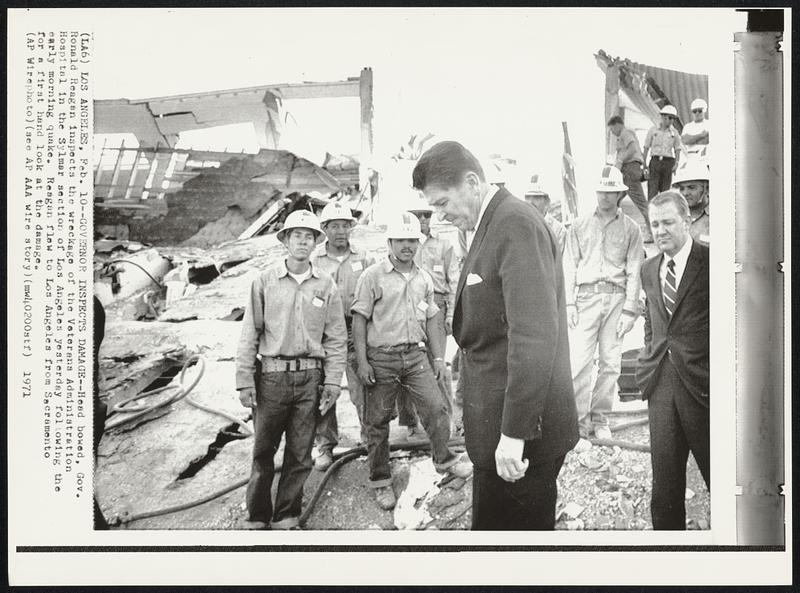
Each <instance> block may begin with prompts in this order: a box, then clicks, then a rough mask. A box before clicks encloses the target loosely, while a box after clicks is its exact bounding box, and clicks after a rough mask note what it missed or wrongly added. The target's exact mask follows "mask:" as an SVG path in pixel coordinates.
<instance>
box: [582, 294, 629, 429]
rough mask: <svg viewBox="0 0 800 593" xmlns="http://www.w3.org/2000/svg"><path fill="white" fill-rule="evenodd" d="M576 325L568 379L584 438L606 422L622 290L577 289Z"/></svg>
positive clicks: (618, 355)
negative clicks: (593, 291)
mask: <svg viewBox="0 0 800 593" xmlns="http://www.w3.org/2000/svg"><path fill="white" fill-rule="evenodd" d="M575 304H576V305H577V308H578V325H577V326H576V327H575V328H574V329H571V330H570V334H569V352H570V358H571V365H572V383H573V387H574V388H575V403H576V405H577V407H578V429H579V431H580V435H581V437H583V438H587V437H588V436H589V433H590V432H591V430H592V425H594V427H600V426H608V418H606V414H608V413H609V412H610V411H611V406H612V404H613V402H614V396H615V395H616V392H617V379H619V373H620V368H621V364H622V338H619V337H617V323H618V322H619V318H620V315H621V314H622V306H623V305H624V304H625V294H624V293H602V292H601V293H598V294H585V293H580V292H579V293H578V297H577V299H576V300H575ZM595 351H597V352H598V369H597V379H596V381H595V384H594V388H592V371H593V370H594V353H595Z"/></svg>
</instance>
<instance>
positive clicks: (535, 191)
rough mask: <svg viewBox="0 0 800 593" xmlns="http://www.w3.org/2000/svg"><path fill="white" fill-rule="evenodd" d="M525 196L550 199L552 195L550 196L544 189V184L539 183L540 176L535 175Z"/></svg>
mask: <svg viewBox="0 0 800 593" xmlns="http://www.w3.org/2000/svg"><path fill="white" fill-rule="evenodd" d="M525 195H526V196H536V195H540V196H546V197H548V198H549V197H550V194H548V193H547V192H546V191H544V190H543V189H542V184H541V183H539V176H538V175H533V176H532V177H531V183H530V185H528V187H527V189H525Z"/></svg>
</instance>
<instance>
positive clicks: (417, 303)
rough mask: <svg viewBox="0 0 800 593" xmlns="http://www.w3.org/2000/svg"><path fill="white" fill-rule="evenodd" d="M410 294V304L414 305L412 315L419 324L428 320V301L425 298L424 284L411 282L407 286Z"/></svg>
mask: <svg viewBox="0 0 800 593" xmlns="http://www.w3.org/2000/svg"><path fill="white" fill-rule="evenodd" d="M408 292H409V295H411V306H412V307H414V316H415V317H416V319H417V321H418V322H420V323H421V324H425V322H426V321H427V320H428V308H429V306H430V305H428V301H427V300H426V298H425V294H426V290H425V286H424V284H420V283H416V282H412V283H410V284H409V286H408Z"/></svg>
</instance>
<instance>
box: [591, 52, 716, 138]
mask: <svg viewBox="0 0 800 593" xmlns="http://www.w3.org/2000/svg"><path fill="white" fill-rule="evenodd" d="M595 58H596V59H597V63H598V65H599V66H600V68H601V69H602V70H603V71H604V72H606V71H607V69H608V66H610V65H612V64H613V65H615V66H618V67H619V72H620V74H619V79H620V80H619V83H620V88H622V89H624V90H625V92H626V93H627V94H628V96H630V98H631V100H632V101H633V102H634V104H635V105H636V106H637V107H639V109H640V110H641V111H642V113H645V114H647V115H648V116H650V117H651V118H652V119H653V122H654V123H657V122H658V112H659V110H660V109H661V107H663V106H664V105H667V104H669V105H674V106H675V108H676V109H677V110H678V116H679V117H680V120H681V127H683V123H685V122H688V121H691V119H692V118H691V110H690V109H689V106H690V105H691V104H692V101H694V100H695V99H697V98H700V99H705V100H706V101H708V75H706V74H692V73H689V72H680V71H678V70H668V69H666V68H659V67H657V66H649V65H647V64H639V63H638V62H632V61H631V60H629V59H627V58H612V57H611V56H609V55H608V54H607V53H606V52H604V51H603V50H602V49H601V50H599V51H598V52H597V54H595Z"/></svg>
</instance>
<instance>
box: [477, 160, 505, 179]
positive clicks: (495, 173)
mask: <svg viewBox="0 0 800 593" xmlns="http://www.w3.org/2000/svg"><path fill="white" fill-rule="evenodd" d="M483 174H484V175H485V176H486V183H494V184H497V183H505V182H506V174H505V172H504V171H503V168H502V167H501V166H500V165H499V164H498V163H496V162H494V161H489V162H487V163H485V164H484V165H483Z"/></svg>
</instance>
